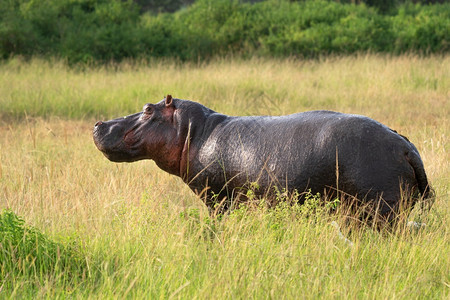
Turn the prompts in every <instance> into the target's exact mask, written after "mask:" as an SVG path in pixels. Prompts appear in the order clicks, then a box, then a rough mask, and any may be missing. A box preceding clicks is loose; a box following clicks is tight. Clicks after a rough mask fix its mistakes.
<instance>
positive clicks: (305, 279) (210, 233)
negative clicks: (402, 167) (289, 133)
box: [0, 55, 450, 299]
mask: <svg viewBox="0 0 450 300" xmlns="http://www.w3.org/2000/svg"><path fill="white" fill-rule="evenodd" d="M449 78H450V60H449V58H448V57H429V58H419V57H415V56H411V57H408V56H405V57H394V58H389V57H383V56H370V55H369V56H362V57H345V58H333V59H326V60H323V61H295V60H280V61H264V60H253V61H236V60H221V61H215V62H212V63H210V64H204V65H179V64H176V63H173V62H167V63H163V62H159V63H151V64H149V65H139V64H137V63H128V64H122V65H119V66H115V68H113V67H103V68H95V69H85V70H74V69H69V68H68V67H66V66H64V65H63V64H61V63H59V62H55V63H52V64H49V63H46V62H42V61H37V60H35V61H31V62H30V63H25V62H21V61H19V60H15V61H10V62H6V63H4V64H3V65H1V66H0V83H1V84H0V107H1V109H0V115H1V117H2V118H1V119H0V122H1V126H0V209H4V208H9V209H11V210H12V211H14V212H15V213H16V214H17V215H19V216H21V217H23V218H24V219H25V220H26V221H27V222H28V223H29V224H30V225H32V226H34V227H35V228H38V229H40V230H42V232H43V233H44V234H45V235H46V236H48V237H49V238H50V239H51V240H54V241H56V242H58V243H62V244H70V243H72V244H74V245H75V246H74V247H75V248H74V249H77V251H79V252H80V254H81V255H82V257H83V258H84V261H85V264H86V266H84V265H83V266H82V267H80V268H79V271H77V272H75V273H74V272H68V271H63V270H59V271H58V270H56V271H54V272H53V273H50V274H44V275H42V274H41V275H39V276H28V275H27V276H22V277H16V278H12V277H11V276H12V275H11V274H12V273H8V270H7V269H4V270H2V273H1V274H3V275H6V276H5V277H4V278H0V295H6V297H13V298H14V297H20V296H22V297H32V296H33V297H36V296H37V297H41V298H49V297H50V298H54V297H67V296H69V295H73V296H76V297H94V298H115V297H119V298H123V297H126V296H129V297H133V298H144V297H147V298H152V299H154V298H171V297H172V298H183V299H186V298H207V299H208V298H209V299H217V298H269V297H271V298H378V299H391V298H403V299H423V298H434V299H445V298H446V297H448V295H449V284H450V276H449V274H450V272H449V270H450V257H449V256H448V254H447V253H449V252H450V246H449V245H450V243H449V241H450V239H449V227H448V223H449V192H450V191H449V183H450V157H449V145H450V144H449V139H448V136H449V134H450V127H449V122H448V121H449V120H448V115H449V111H450V92H449V91H450V79H449ZM168 93H171V94H172V95H173V96H174V97H179V98H185V99H192V100H197V101H199V102H201V103H203V104H205V105H207V106H209V107H211V108H213V109H215V110H217V111H220V112H223V113H227V114H232V115H249V114H273V115H275V114H286V113H293V112H297V111H302V110H310V109H332V110H340V111H344V112H350V113H358V114H364V115H368V116H370V117H373V118H375V119H377V120H379V121H381V122H383V123H385V124H387V125H388V126H390V127H391V128H393V129H396V130H397V131H399V132H400V133H402V134H404V135H406V136H408V137H409V139H410V140H411V141H412V142H413V143H414V144H415V145H416V146H417V148H418V149H419V151H420V153H421V155H422V158H423V160H424V164H425V169H426V171H427V174H428V176H429V180H430V182H431V184H432V185H433V187H434V188H435V189H436V193H437V198H436V203H435V205H434V207H433V209H432V210H431V212H430V213H429V214H428V215H426V216H422V221H424V222H425V223H427V227H425V228H423V229H421V230H420V231H418V232H414V231H413V232H410V231H409V230H398V231H397V232H395V233H390V232H377V231H373V230H372V229H370V228H362V229H359V230H357V229H353V230H352V231H351V232H348V230H347V228H346V227H345V226H344V224H343V223H342V222H340V219H339V216H328V215H320V216H319V217H317V218H299V217H298V216H297V215H295V214H294V213H293V212H291V211H289V209H287V208H286V209H281V210H279V211H270V210H267V209H253V210H246V209H242V210H239V211H237V212H235V213H233V214H232V215H230V216H226V217H224V218H223V219H222V220H220V221H219V220H211V219H210V218H209V217H208V214H207V211H206V209H205V208H204V206H203V205H202V203H201V201H200V200H199V199H198V198H197V197H196V196H195V195H194V194H193V193H192V192H191V191H190V189H189V188H188V187H187V186H185V184H184V183H183V182H182V181H181V180H180V179H179V178H176V177H174V176H171V175H168V174H166V173H164V172H163V171H161V170H159V169H158V168H157V167H156V165H155V164H154V163H153V162H149V161H141V162H137V163H133V164H114V163H111V162H109V161H108V160H107V159H106V158H104V157H103V155H102V154H101V153H100V152H99V151H98V150H97V149H96V148H95V146H94V144H93V142H92V136H91V129H92V125H93V123H94V122H95V120H97V119H99V118H101V119H106V118H110V117H117V116H122V115H125V114H128V113H132V112H136V111H137V110H140V109H141V107H142V106H143V104H145V103H146V102H156V101H159V100H160V99H162V97H163V96H164V95H165V94H168ZM415 217H418V215H417V212H415V214H414V215H413V216H412V218H415ZM332 220H337V221H338V222H340V223H341V224H342V225H343V231H344V233H345V234H347V236H348V237H349V238H350V239H351V240H352V241H353V243H354V246H353V247H349V246H348V245H347V244H345V243H344V242H343V241H342V240H340V239H339V237H338V235H337V233H336V231H335V229H334V227H332V226H331V225H330V222H331V221H332ZM0 247H3V245H0ZM2 249H3V248H2ZM0 265H3V264H2V262H0ZM74 269H76V268H74ZM8 274H10V275H9V276H8Z"/></svg>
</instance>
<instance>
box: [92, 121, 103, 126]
mask: <svg viewBox="0 0 450 300" xmlns="http://www.w3.org/2000/svg"><path fill="white" fill-rule="evenodd" d="M102 124H103V122H102V121H98V122H97V123H95V125H94V126H95V127H97V126H99V125H102Z"/></svg>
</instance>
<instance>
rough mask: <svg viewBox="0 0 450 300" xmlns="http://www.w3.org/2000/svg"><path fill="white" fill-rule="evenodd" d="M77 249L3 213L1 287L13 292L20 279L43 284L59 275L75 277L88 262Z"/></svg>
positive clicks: (0, 238)
mask: <svg viewBox="0 0 450 300" xmlns="http://www.w3.org/2000/svg"><path fill="white" fill-rule="evenodd" d="M77 247H78V246H76V245H71V244H70V243H68V244H63V243H58V242H55V241H53V240H51V239H50V238H48V237H47V236H46V235H45V234H43V233H42V232H40V231H39V230H38V229H36V228H34V227H32V226H30V225H27V224H25V221H24V220H23V219H22V218H20V217H18V216H17V215H16V214H14V213H13V212H12V211H10V210H3V211H2V212H1V213H0V286H2V287H4V286H5V287H6V289H10V288H11V286H10V285H11V284H12V285H13V284H14V281H15V280H18V278H21V277H26V278H29V280H31V282H40V283H42V282H44V281H45V280H48V278H49V277H50V276H51V275H53V274H55V272H56V271H66V272H67V273H68V274H73V273H72V272H74V271H80V270H82V269H84V268H85V267H86V266H85V261H84V260H83V258H82V256H81V255H80V253H79V251H78V249H77ZM76 275H79V274H76ZM76 275H75V276H76ZM68 280H69V281H70V278H68Z"/></svg>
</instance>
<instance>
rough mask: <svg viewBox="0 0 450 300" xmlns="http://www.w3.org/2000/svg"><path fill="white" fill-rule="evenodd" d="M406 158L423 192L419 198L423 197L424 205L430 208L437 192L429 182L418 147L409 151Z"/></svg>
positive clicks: (420, 190)
mask: <svg viewBox="0 0 450 300" xmlns="http://www.w3.org/2000/svg"><path fill="white" fill-rule="evenodd" d="M414 148H415V147H414ZM406 159H407V161H408V162H409V164H410V165H411V167H412V168H413V170H414V174H415V177H416V180H417V187H418V189H419V192H420V194H421V197H420V198H419V199H421V200H422V201H423V204H424V206H425V207H427V208H428V209H429V208H431V205H432V204H433V202H434V198H435V193H434V190H433V189H432V188H431V186H430V185H429V183H428V179H427V175H426V173H425V168H424V166H423V163H422V159H421V158H420V155H419V152H418V151H417V149H414V151H409V152H408V154H407V155H406Z"/></svg>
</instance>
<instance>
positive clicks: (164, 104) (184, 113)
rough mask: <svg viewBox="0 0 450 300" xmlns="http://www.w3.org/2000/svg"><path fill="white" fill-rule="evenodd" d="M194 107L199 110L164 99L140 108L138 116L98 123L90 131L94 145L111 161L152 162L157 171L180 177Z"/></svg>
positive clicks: (188, 103) (193, 104)
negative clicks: (145, 160)
mask: <svg viewBox="0 0 450 300" xmlns="http://www.w3.org/2000/svg"><path fill="white" fill-rule="evenodd" d="M191 106H194V109H192V108H191ZM197 106H200V107H203V106H202V105H200V104H198V103H195V102H191V101H183V100H179V99H172V96H170V95H168V96H167V97H166V98H165V99H164V100H162V101H160V102H159V103H157V104H146V105H144V108H143V111H142V112H139V113H136V114H132V115H129V116H126V117H123V118H118V119H114V120H111V121H106V122H102V121H99V122H97V123H96V124H95V126H94V131H93V135H94V142H95V145H96V146H97V148H98V149H99V150H100V151H102V152H103V154H104V155H105V156H106V157H107V158H108V159H109V160H111V161H114V162H133V161H137V160H141V159H153V160H154V161H155V162H156V164H157V165H158V166H159V167H160V168H161V169H163V170H165V171H167V172H169V173H171V174H176V175H180V171H181V170H180V167H182V166H181V164H182V160H183V157H182V155H183V149H185V148H186V145H188V144H189V143H188V141H187V137H188V135H189V130H190V125H189V124H190V119H191V117H192V112H195V111H196V109H195V108H196V107H197ZM195 115H197V116H199V113H196V114H195ZM200 115H201V109H200ZM200 117H201V116H200ZM185 152H186V149H185ZM185 159H186V158H185Z"/></svg>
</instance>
